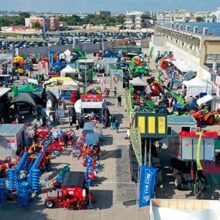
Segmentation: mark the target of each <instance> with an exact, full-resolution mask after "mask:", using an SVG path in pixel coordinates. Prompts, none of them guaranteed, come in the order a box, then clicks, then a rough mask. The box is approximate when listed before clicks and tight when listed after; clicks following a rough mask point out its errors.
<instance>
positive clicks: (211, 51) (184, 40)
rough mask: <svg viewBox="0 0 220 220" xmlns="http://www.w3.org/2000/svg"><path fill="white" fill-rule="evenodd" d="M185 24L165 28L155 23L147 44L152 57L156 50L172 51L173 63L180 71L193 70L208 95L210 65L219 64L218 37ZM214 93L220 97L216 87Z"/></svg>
mask: <svg viewBox="0 0 220 220" xmlns="http://www.w3.org/2000/svg"><path fill="white" fill-rule="evenodd" d="M174 26H175V25H174ZM188 27H189V25H187V26H186V27H185V29H184V28H183V26H182V25H178V26H177V25H176V28H168V27H164V26H161V25H157V26H156V27H155V33H154V35H153V36H152V41H151V42H150V46H154V55H155V56H156V54H157V53H158V51H160V52H164V51H172V52H173V54H174V58H175V60H174V61H172V63H173V65H174V66H176V67H177V69H179V70H180V71H181V72H189V71H193V72H195V73H196V75H197V78H199V79H200V80H202V82H203V83H204V82H205V83H204V84H205V86H204V88H203V89H204V90H205V91H207V92H208V91H209V94H211V92H212V89H213V90H215V86H214V83H215V74H214V73H213V65H215V64H216V63H217V64H219V63H220V37H219V36H217V35H209V30H208V29H207V28H205V27H204V28H203V30H202V32H201V31H199V29H198V27H197V26H194V28H193V31H190V30H191V29H190V30H189V29H188ZM197 85H198V84H197ZM219 86H220V83H219V85H218V88H219ZM211 87H212V89H211ZM214 92H216V95H217V96H219V97H220V91H219V89H218V90H216V91H214ZM219 103H220V101H219ZM219 107H220V106H219Z"/></svg>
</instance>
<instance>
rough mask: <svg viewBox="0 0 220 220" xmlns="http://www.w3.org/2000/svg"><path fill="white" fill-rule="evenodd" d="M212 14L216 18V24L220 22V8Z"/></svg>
mask: <svg viewBox="0 0 220 220" xmlns="http://www.w3.org/2000/svg"><path fill="white" fill-rule="evenodd" d="M212 14H213V15H215V16H216V22H220V7H218V8H217V10H216V11H215V12H213V13H212Z"/></svg>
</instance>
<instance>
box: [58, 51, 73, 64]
mask: <svg viewBox="0 0 220 220" xmlns="http://www.w3.org/2000/svg"><path fill="white" fill-rule="evenodd" d="M71 58H72V52H71V51H70V50H69V49H67V50H66V51H64V52H63V53H61V54H60V55H59V59H65V60H66V61H67V62H70V60H71Z"/></svg>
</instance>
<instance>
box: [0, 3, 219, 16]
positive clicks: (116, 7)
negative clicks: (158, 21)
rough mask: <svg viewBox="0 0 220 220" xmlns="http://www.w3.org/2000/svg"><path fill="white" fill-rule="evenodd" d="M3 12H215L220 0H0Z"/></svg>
mask: <svg viewBox="0 0 220 220" xmlns="http://www.w3.org/2000/svg"><path fill="white" fill-rule="evenodd" d="M0 4H1V10H8V11H34V12H57V13H59V12H60V13H79V12H87V13H94V12H95V11H99V10H105V11H111V12H113V13H119V12H123V13H124V12H126V11H132V10H141V11H154V12H155V11H163V10H175V9H185V10H189V11H192V12H195V11H213V10H215V9H216V8H217V7H220V1H219V0H209V1H207V0H79V1H76V0H75V1H74V0H64V1H60V0H7V1H5V0H0Z"/></svg>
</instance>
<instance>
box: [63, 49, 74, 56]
mask: <svg viewBox="0 0 220 220" xmlns="http://www.w3.org/2000/svg"><path fill="white" fill-rule="evenodd" d="M64 54H65V55H66V56H70V55H71V54H72V52H71V51H70V50H69V49H67V50H65V52H64Z"/></svg>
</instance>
